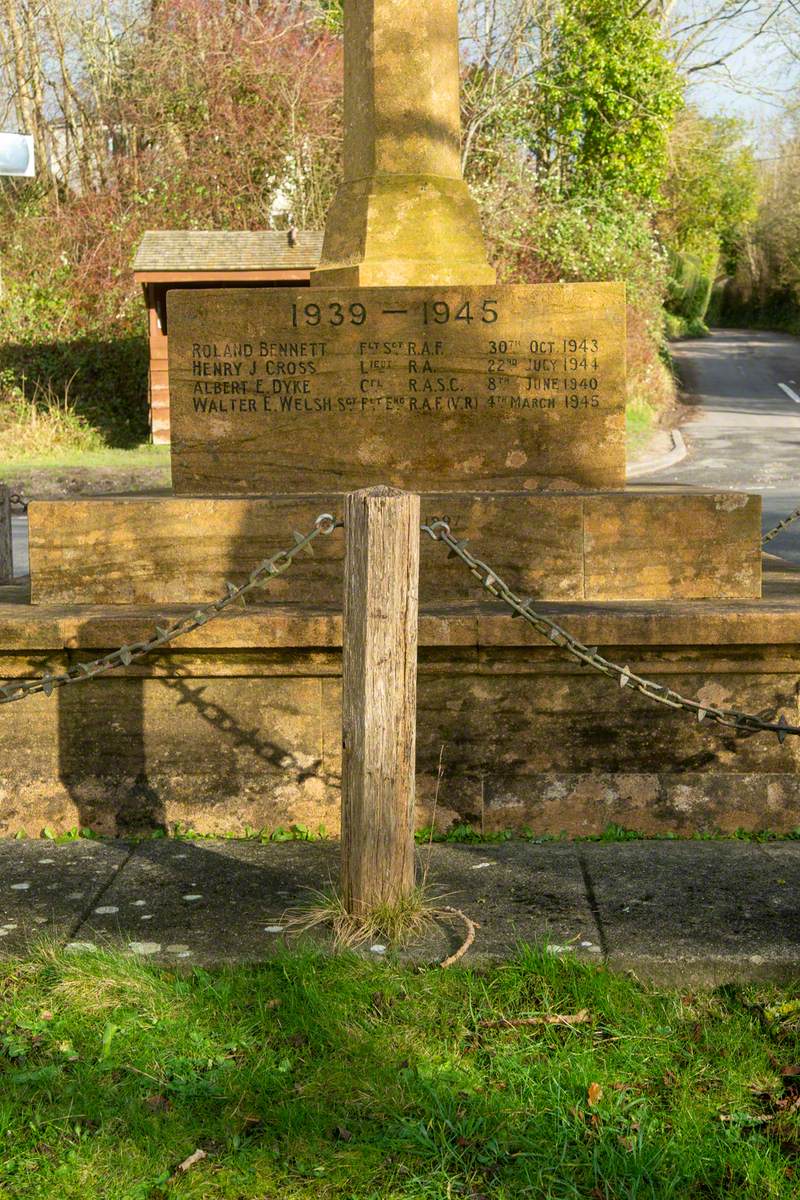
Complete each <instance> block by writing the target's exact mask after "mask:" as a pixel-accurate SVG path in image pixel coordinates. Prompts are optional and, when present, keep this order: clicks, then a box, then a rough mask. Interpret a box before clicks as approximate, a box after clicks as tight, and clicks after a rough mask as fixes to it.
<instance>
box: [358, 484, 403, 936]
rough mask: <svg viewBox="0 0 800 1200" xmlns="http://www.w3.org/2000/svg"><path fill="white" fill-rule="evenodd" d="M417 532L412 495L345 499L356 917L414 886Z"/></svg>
mask: <svg viewBox="0 0 800 1200" xmlns="http://www.w3.org/2000/svg"><path fill="white" fill-rule="evenodd" d="M419 537H420V533H419V496H415V495H411V494H409V493H407V492H400V491H397V490H396V489H395V488H389V487H373V488H367V489H365V490H363V491H359V492H351V493H350V494H349V495H348V496H347V498H346V500H345V571H344V580H345V582H344V628H343V657H342V676H343V696H342V740H343V763H342V896H343V899H344V903H345V906H346V908H347V911H348V912H350V913H352V914H353V915H355V916H357V915H358V914H359V913H361V912H369V911H370V910H372V909H374V908H375V907H376V906H377V905H379V904H384V903H387V904H395V903H397V902H398V901H400V900H402V899H403V898H404V897H406V896H408V895H409V894H410V893H411V891H412V890H413V888H414V774H415V763H414V754H415V742H416V728H415V727H416V707H417V703H416V702H417V608H418V597H419Z"/></svg>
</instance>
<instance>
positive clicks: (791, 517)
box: [761, 508, 800, 549]
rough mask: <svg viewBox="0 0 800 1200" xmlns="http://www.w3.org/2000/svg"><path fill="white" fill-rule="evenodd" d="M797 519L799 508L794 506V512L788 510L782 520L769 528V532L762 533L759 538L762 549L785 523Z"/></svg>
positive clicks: (799, 518) (799, 517) (790, 522)
mask: <svg viewBox="0 0 800 1200" xmlns="http://www.w3.org/2000/svg"><path fill="white" fill-rule="evenodd" d="M798 520H800V508H796V509H795V510H794V512H790V513H789V515H788V517H784V518H783V520H782V521H778V524H777V525H776V526H774V528H773V529H770V531H769V533H765V534H764V536H763V538H762V539H761V547H762V549H763V548H764V546H767V545H768V544H769V543H770V542H771V541H772V539H773V538H775V537H777V536H778V534H779V533H780V532H781V530H782V529H785V528H786V526H787V525H791V524H792V523H793V522H794V521H798Z"/></svg>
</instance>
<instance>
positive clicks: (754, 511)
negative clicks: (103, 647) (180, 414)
mask: <svg viewBox="0 0 800 1200" xmlns="http://www.w3.org/2000/svg"><path fill="white" fill-rule="evenodd" d="M342 510H343V496H342V495H341V494H338V495H331V494H316V495H305V496H269V497H263V498H258V499H235V498H225V499H222V498H217V499H215V498H184V497H134V498H117V497H108V498H105V497H104V498H88V499H79V500H47V501H44V500H40V501H33V502H32V503H31V505H30V509H29V513H28V516H29V522H30V526H29V530H30V532H29V536H30V563H31V601H32V603H33V604H42V605H47V604H181V603H186V604H197V603H201V602H205V601H209V600H213V599H215V598H216V597H217V596H218V595H221V594H222V593H224V591H225V582H226V580H231V581H232V582H234V583H241V582H243V580H244V579H245V578H246V576H247V575H248V574H249V572H250V571H251V570H252V569H253V567H254V566H255V565H256V564H257V563H258V562H259V561H261V560H262V559H264V558H266V557H268V556H269V555H271V554H274V553H275V551H276V550H278V549H280V548H283V547H286V546H288V545H291V543H292V530H293V529H297V530H300V531H303V532H305V531H306V530H308V529H309V528H311V526H312V524H313V521H314V518H315V517H316V516H317V515H318V514H319V513H321V512H332V513H334V514H336V515H337V516H340V515H341V513H342ZM422 513H423V518H424V519H430V518H432V517H434V516H442V515H446V516H447V517H448V519H449V520H450V521H451V524H452V529H453V532H454V533H455V534H457V535H458V536H459V537H460V538H468V539H469V542H470V549H471V550H472V552H473V553H474V554H476V555H477V556H478V557H480V558H482V559H484V560H485V561H486V562H488V563H489V564H490V565H491V566H492V568H493V569H494V570H496V571H498V572H500V574H501V575H502V576H503V577H504V578H505V579H506V580H507V582H508V583H509V584H510V585H511V586H512V587H513V588H514V589H515V590H517V591H518V592H519V593H520V594H523V595H525V596H526V597H527V596H530V597H532V598H534V599H541V600H564V601H575V600H578V601H614V600H617V601H619V600H642V601H645V600H750V599H756V598H758V597H759V596H760V595H761V554H760V523H761V499H760V497H758V496H747V495H745V494H743V493H734V492H722V493H717V492H706V493H664V492H656V491H653V492H646V491H636V492H628V493H626V492H600V493H598V492H550V493H533V494H532V493H527V492H505V493H502V492H497V493H482V494H481V493H477V494H474V493H454V492H449V493H438V494H436V493H433V494H427V495H425V496H423V502H422ZM343 555H344V539H343V538H342V536H341V535H340V534H339V533H336V534H334V535H333V536H331V537H325V538H320V539H318V541H317V542H316V543H315V546H314V557H313V558H307V557H305V556H301V559H300V560H299V561H298V562H297V565H296V566H295V568H294V569H293V570H292V571H290V572H289V573H287V574H286V575H285V576H280V577H278V578H276V579H275V580H273V582H272V583H271V585H270V588H269V594H268V595H267V594H266V593H264V594H263V599H264V600H273V601H274V600H277V601H281V602H302V603H306V604H323V605H334V606H338V605H340V604H341V594H342V565H343ZM481 595H482V592H481V589H480V585H479V584H478V583H477V582H476V581H475V580H474V579H473V578H472V576H470V574H469V572H468V571H467V569H466V568H465V567H464V565H463V564H462V563H461V562H459V561H457V560H454V559H450V560H448V558H447V556H446V554H445V552H444V550H443V548H442V547H441V546H438V545H434V543H433V542H432V541H431V540H430V539H429V538H427V537H423V544H422V567H421V578H420V599H421V602H422V603H423V604H430V603H470V602H474V601H475V600H478V599H480V598H481ZM255 596H256V600H255V602H256V603H257V602H258V598H259V597H261V596H262V593H259V592H257V593H256V594H255Z"/></svg>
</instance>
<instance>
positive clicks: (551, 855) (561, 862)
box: [75, 840, 600, 966]
mask: <svg viewBox="0 0 800 1200" xmlns="http://www.w3.org/2000/svg"><path fill="white" fill-rule="evenodd" d="M429 855H430V862H429V864H428V858H429ZM419 863H420V873H421V874H425V873H426V866H427V867H428V870H427V882H428V891H429V893H430V895H431V896H432V897H434V898H437V899H438V900H439V903H440V905H441V906H442V907H444V906H446V905H450V906H452V907H455V908H461V909H463V910H464V911H465V912H466V913H467V914H468V915H469V916H470V917H471V918H472V919H474V920H476V921H478V922H479V923H480V926H481V930H480V934H479V937H478V939H477V940H476V944H475V948H474V950H473V951H471V952H470V956H469V961H473V962H474V961H478V960H486V959H497V958H504V957H507V956H508V955H510V954H512V953H513V951H514V949H515V947H516V946H517V945H518V944H519V943H520V942H537V943H547V944H550V945H552V946H554V947H557V948H558V949H559V951H560V950H561V948H562V947H566V949H565V950H564V951H563V952H565V953H575V954H578V955H585V956H586V957H592V956H599V954H600V945H599V935H598V933H597V927H596V925H595V922H594V918H593V916H592V913H591V910H590V908H589V906H588V904H587V902H586V898H585V890H584V886H583V877H582V874H581V867H580V863H579V861H578V857H577V854H576V853H575V850H574V848H573V847H571V846H558V847H547V846H529V845H525V844H523V843H515V844H512V843H509V844H506V845H501V846H463V845H435V846H433V847H432V848H430V850H429V849H428V848H421V849H420V851H419ZM338 870H339V846H338V843H335V842H314V843H307V842H306V843H304V842H284V843H269V844H267V845H261V844H260V843H258V842H243V841H238V842H235V841H205V840H204V841H202V842H172V841H166V840H165V841H154V842H146V843H143V844H141V845H140V846H139V847H138V848H137V850H136V852H135V853H134V854H133V855H132V856H131V859H130V861H129V862H128V864H127V866H126V869H125V871H124V872H123V873H121V874H120V875H119V876H118V878H117V879H115V881H114V884H113V886H112V887H110V888H109V889H108V891H107V892H106V893H105V895H104V896H103V899H102V903H101V904H99V905H97V906H95V907H94V909H93V910H92V911H91V912H90V913H89V914H88V915H87V918H86V921H85V922H84V924H83V925H82V926H81V928H80V929H79V930H78V932H77V933H76V934H75V938H76V940H79V941H84V942H87V943H91V944H93V945H107V944H117V945H120V944H121V945H122V946H123V947H125V948H127V949H130V950H132V951H134V952H138V953H140V954H143V955H146V956H147V957H151V958H153V959H154V960H156V961H160V962H178V961H183V962H184V963H185V964H187V965H189V964H191V963H198V964H203V965H207V966H209V965H215V964H220V963H225V962H234V961H251V962H253V961H259V960H261V959H263V958H265V957H268V956H269V955H270V954H271V953H274V951H275V950H276V949H282V948H283V947H284V946H285V945H286V944H287V938H286V936H284V935H285V934H286V932H287V910H289V912H291V910H292V909H293V908H296V907H297V905H298V904H299V903H308V900H309V897H310V896H311V894H312V893H313V892H314V891H320V890H325V889H327V888H329V887H330V886H331V885H332V884H333V883H335V881H336V880H337V878H338ZM464 934H465V926H464V924H463V922H461V921H459V920H458V919H442V920H440V921H437V922H436V923H434V924H433V925H432V926H431V927H430V928H429V929H428V931H427V933H426V935H425V936H424V938H422V939H421V940H420V941H419V942H418V943H417V944H416V945H415V946H414V947H413V949H412V950H411V951H409V952H408V954H403V955H402V957H408V958H413V960H414V961H417V962H420V961H421V962H438V961H441V959H442V958H445V957H446V956H447V955H448V954H450V953H452V952H453V951H454V950H455V949H456V948H457V947H458V946H459V945H460V943H461V941H462V940H463V937H464ZM292 940H293V939H292ZM367 952H368V953H369V952H370V950H369V947H367ZM375 953H376V955H379V954H381V953H382V951H375Z"/></svg>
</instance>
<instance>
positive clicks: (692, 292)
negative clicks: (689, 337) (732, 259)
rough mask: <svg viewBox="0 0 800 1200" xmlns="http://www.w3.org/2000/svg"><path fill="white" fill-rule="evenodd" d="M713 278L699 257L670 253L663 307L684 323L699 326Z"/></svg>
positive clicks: (707, 302) (682, 252)
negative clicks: (680, 318) (693, 323)
mask: <svg viewBox="0 0 800 1200" xmlns="http://www.w3.org/2000/svg"><path fill="white" fill-rule="evenodd" d="M713 286H714V278H713V275H712V274H711V272H710V271H708V270H707V269H706V266H705V264H704V263H703V262H702V260H701V259H700V257H699V256H698V255H695V254H688V253H686V252H685V251H679V252H675V251H670V254H669V276H668V279H667V298H666V301H665V307H666V308H667V310H668V311H669V312H671V313H673V314H674V315H675V316H678V317H683V318H684V319H685V320H686V321H687V322H693V321H700V322H702V321H703V319H704V317H705V315H706V312H707V310H708V305H709V301H710V299H711V290H712V288H713Z"/></svg>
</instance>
